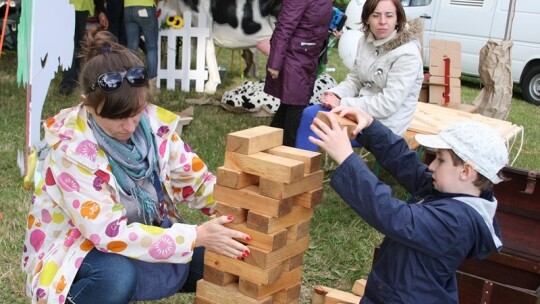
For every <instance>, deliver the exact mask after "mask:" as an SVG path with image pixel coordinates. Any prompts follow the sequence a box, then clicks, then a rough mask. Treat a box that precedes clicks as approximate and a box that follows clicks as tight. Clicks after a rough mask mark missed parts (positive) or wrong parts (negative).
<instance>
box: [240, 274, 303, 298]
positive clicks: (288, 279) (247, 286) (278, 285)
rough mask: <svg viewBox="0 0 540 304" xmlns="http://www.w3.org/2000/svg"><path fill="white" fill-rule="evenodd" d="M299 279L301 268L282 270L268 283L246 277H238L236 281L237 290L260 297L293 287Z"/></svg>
mask: <svg viewBox="0 0 540 304" xmlns="http://www.w3.org/2000/svg"><path fill="white" fill-rule="evenodd" d="M301 280H302V268H298V269H295V270H293V271H289V272H283V275H282V276H281V277H280V278H279V279H278V280H277V281H275V282H274V283H272V284H268V285H264V284H258V283H255V282H251V281H249V280H247V279H244V278H240V280H239V282H238V291H239V292H241V293H242V294H244V295H246V296H248V297H251V298H255V299H262V298H265V297H268V296H270V295H273V294H275V293H277V292H278V291H280V290H282V289H287V288H290V287H293V286H295V285H297V284H299V283H300V281H301Z"/></svg>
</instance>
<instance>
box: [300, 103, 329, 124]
mask: <svg viewBox="0 0 540 304" xmlns="http://www.w3.org/2000/svg"><path fill="white" fill-rule="evenodd" d="M319 111H324V108H323V107H322V106H321V105H312V106H309V107H307V108H305V109H304V112H302V118H304V117H305V118H309V119H310V120H313V119H314V118H315V116H317V113H319Z"/></svg>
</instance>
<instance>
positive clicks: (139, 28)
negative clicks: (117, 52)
mask: <svg viewBox="0 0 540 304" xmlns="http://www.w3.org/2000/svg"><path fill="white" fill-rule="evenodd" d="M124 25H125V27H126V40H127V47H128V48H129V49H130V50H132V51H133V52H136V51H137V50H138V49H139V38H140V36H141V32H142V34H143V36H144V42H145V46H146V68H147V69H148V78H150V79H152V78H154V77H156V76H157V68H158V37H159V28H158V20H157V17H156V8H155V7H146V6H128V7H125V8H124Z"/></svg>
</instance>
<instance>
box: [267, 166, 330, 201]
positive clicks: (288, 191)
mask: <svg viewBox="0 0 540 304" xmlns="http://www.w3.org/2000/svg"><path fill="white" fill-rule="evenodd" d="M323 179H324V172H323V171H322V170H319V171H317V172H314V173H311V174H305V175H304V177H303V178H302V179H300V180H298V181H296V182H293V183H290V184H286V183H283V182H280V181H274V180H269V179H266V178H263V177H261V179H260V180H259V191H260V193H261V194H262V195H265V196H268V197H272V198H276V199H284V198H289V197H292V196H295V195H298V194H301V193H304V192H306V191H311V190H315V189H318V188H320V187H322V184H323Z"/></svg>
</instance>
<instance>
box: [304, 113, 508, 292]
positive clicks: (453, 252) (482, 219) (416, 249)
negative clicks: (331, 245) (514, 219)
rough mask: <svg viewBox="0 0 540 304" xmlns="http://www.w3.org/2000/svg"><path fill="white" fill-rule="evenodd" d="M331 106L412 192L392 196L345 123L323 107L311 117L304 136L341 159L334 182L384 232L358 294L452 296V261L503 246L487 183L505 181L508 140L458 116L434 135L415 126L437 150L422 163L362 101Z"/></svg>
mask: <svg viewBox="0 0 540 304" xmlns="http://www.w3.org/2000/svg"><path fill="white" fill-rule="evenodd" d="M332 112H334V113H337V114H339V115H340V116H342V117H346V118H349V119H351V120H353V121H355V122H356V123H357V127H356V129H355V130H354V132H353V133H354V134H356V135H357V137H356V140H357V141H358V142H359V143H360V144H361V145H362V147H365V148H366V149H367V150H369V151H370V152H371V153H372V154H373V155H374V156H375V158H376V159H377V161H378V162H379V163H380V164H381V165H382V167H383V168H384V169H385V170H386V171H387V172H389V173H390V174H392V176H393V177H394V178H395V179H396V181H398V182H399V183H400V184H401V185H402V186H403V187H404V188H405V189H406V190H407V191H408V192H409V193H412V194H413V199H411V200H410V201H407V202H405V201H402V200H400V199H398V198H395V197H393V196H392V189H391V188H390V187H389V186H388V185H386V184H384V183H383V182H382V181H380V180H379V179H378V178H377V177H376V176H375V175H374V174H373V173H372V172H371V171H370V169H369V168H368V166H367V165H366V164H365V163H364V162H363V161H362V159H361V158H360V157H359V156H358V155H357V154H356V153H354V151H353V149H352V147H351V143H350V140H349V138H348V134H347V129H346V128H342V127H340V125H339V124H338V122H337V120H336V118H335V117H334V116H332V115H330V114H329V113H326V115H328V119H329V121H330V123H329V125H326V124H325V123H324V122H322V121H321V120H319V119H315V120H314V122H313V124H312V125H311V129H312V130H313V131H314V132H315V134H316V135H317V136H319V138H320V139H316V138H314V137H310V140H311V141H312V142H313V143H314V144H316V145H318V146H320V147H321V148H323V149H324V150H325V151H326V152H327V153H328V155H329V156H330V157H332V158H333V159H334V160H335V161H336V162H337V163H338V164H339V166H338V168H337V169H336V171H335V173H334V175H333V176H332V180H331V186H332V187H333V188H334V189H335V190H336V192H337V193H338V194H339V195H340V196H341V198H342V199H343V200H344V201H345V202H346V203H347V204H348V205H349V206H350V207H351V208H352V209H353V210H355V211H356V212H357V213H358V214H359V215H360V216H361V217H362V218H363V219H364V220H365V221H366V222H367V223H369V224H370V225H371V226H373V227H374V228H375V229H377V230H378V231H379V232H381V233H383V234H384V235H385V237H384V240H383V242H382V243H381V245H380V250H379V253H378V256H377V259H376V261H375V262H374V264H373V267H372V270H371V272H370V274H369V277H368V280H367V285H366V291H365V294H364V296H363V297H362V300H361V302H360V303H382V302H384V303H458V294H457V281H456V276H455V270H456V269H457V268H458V267H459V265H460V264H461V262H462V261H463V260H464V259H466V258H476V259H482V258H485V257H486V256H487V255H488V254H489V253H490V252H498V251H500V249H501V247H502V242H501V237H500V231H499V228H498V224H497V221H496V219H495V211H496V209H497V200H496V199H495V197H494V196H493V192H492V190H491V188H492V186H493V184H496V183H499V182H500V181H502V180H503V178H502V177H501V176H500V174H499V172H500V170H501V169H502V168H503V167H504V166H505V164H506V163H507V157H508V152H507V149H506V145H505V144H504V142H503V140H502V138H501V137H500V136H499V135H498V134H497V132H496V131H495V130H494V129H493V128H491V127H489V126H487V125H484V124H481V123H477V122H463V123H457V124H455V125H453V126H451V127H449V128H447V129H445V130H443V131H441V132H440V133H439V134H438V135H417V136H416V139H417V141H418V142H419V143H420V144H421V145H424V146H426V147H429V148H435V149H437V156H436V158H435V160H433V162H431V164H430V165H429V167H428V166H427V165H425V164H423V163H418V161H417V155H416V152H414V151H411V150H409V148H408V146H407V143H406V142H405V141H404V140H403V138H401V137H399V136H397V135H395V134H394V133H392V131H390V130H389V129H388V128H387V127H385V126H384V125H383V124H382V123H380V122H379V121H377V120H375V119H373V117H371V116H370V115H368V114H366V113H365V112H362V111H361V110H358V109H354V108H346V107H337V108H335V109H333V110H332Z"/></svg>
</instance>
